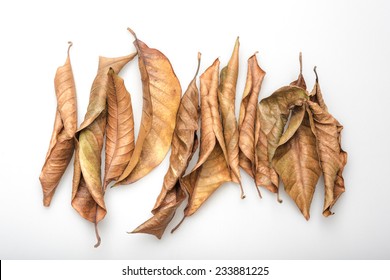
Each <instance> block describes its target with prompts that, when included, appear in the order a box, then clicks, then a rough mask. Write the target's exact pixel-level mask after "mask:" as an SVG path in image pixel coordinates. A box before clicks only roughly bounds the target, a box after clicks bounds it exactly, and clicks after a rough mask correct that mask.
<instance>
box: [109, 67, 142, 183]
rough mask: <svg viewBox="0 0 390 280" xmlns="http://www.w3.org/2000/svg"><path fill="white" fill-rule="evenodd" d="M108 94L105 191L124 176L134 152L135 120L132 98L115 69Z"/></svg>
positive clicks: (111, 76)
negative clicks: (111, 183) (114, 181)
mask: <svg viewBox="0 0 390 280" xmlns="http://www.w3.org/2000/svg"><path fill="white" fill-rule="evenodd" d="M108 75H109V76H110V79H111V80H112V81H110V82H109V85H110V86H113V87H109V90H108V92H107V93H108V94H107V113H108V114H107V127H106V133H107V134H106V161H105V175H104V180H103V182H104V189H106V188H107V185H108V184H109V183H110V182H111V181H113V180H117V179H118V178H119V177H120V175H122V173H123V171H124V170H125V168H126V166H127V164H128V163H129V161H130V158H131V155H132V154H133V150H134V119H133V108H132V106H131V97H130V94H129V92H128V91H127V90H126V87H125V84H124V81H123V79H122V78H121V77H119V76H118V75H117V74H116V73H115V72H114V70H113V69H110V71H109V73H108Z"/></svg>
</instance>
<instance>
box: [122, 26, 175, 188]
mask: <svg viewBox="0 0 390 280" xmlns="http://www.w3.org/2000/svg"><path fill="white" fill-rule="evenodd" d="M128 30H129V31H130V32H131V33H132V34H133V35H134V37H135V41H134V45H135V47H136V48H137V51H138V63H139V68H140V72H141V78H142V88H143V100H144V104H143V111H142V120H141V128H140V131H139V134H138V138H137V142H136V144H135V148H134V152H133V156H132V157H131V159H130V162H129V164H128V165H127V167H126V169H125V171H124V172H123V174H122V175H121V176H120V178H119V179H118V182H117V184H116V185H119V184H130V183H133V182H135V181H137V180H139V179H141V178H142V177H143V176H145V175H146V174H148V173H149V172H150V171H152V169H153V168H155V167H156V166H157V165H159V164H160V163H161V161H162V160H163V159H164V158H165V156H166V154H167V152H168V150H169V147H170V145H171V141H172V136H173V131H174V129H175V122H176V114H177V110H178V108H179V105H180V96H181V87H180V83H179V80H178V79H177V77H176V75H175V72H174V71H173V68H172V65H171V63H170V62H169V60H168V58H167V57H166V56H165V55H164V54H162V53H161V52H160V51H158V50H156V49H152V48H149V47H148V46H147V45H146V44H145V43H144V42H142V41H140V40H138V39H137V37H136V35H135V33H134V32H133V31H132V30H131V29H130V28H128Z"/></svg>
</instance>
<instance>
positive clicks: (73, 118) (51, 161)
mask: <svg viewBox="0 0 390 280" xmlns="http://www.w3.org/2000/svg"><path fill="white" fill-rule="evenodd" d="M71 46H72V43H71V42H69V48H68V56H67V59H66V62H65V64H64V65H63V66H61V67H59V68H58V69H57V72H56V75H55V78H54V86H55V91H56V96H57V110H56V117H55V121H54V128H53V134H52V136H51V140H50V146H49V150H48V152H47V155H46V160H45V163H44V165H43V167H42V171H41V174H40V176H39V180H40V181H41V185H42V190H43V205H44V206H49V205H50V202H51V200H52V198H53V195H54V192H55V190H56V188H57V186H58V184H59V182H60V180H61V177H62V175H63V174H64V172H65V170H66V168H67V166H68V164H69V162H70V160H71V158H72V155H73V150H74V140H73V137H74V134H75V132H76V129H77V104H76V88H75V84H74V78H73V72H72V66H71V63H70V57H69V49H70V47H71Z"/></svg>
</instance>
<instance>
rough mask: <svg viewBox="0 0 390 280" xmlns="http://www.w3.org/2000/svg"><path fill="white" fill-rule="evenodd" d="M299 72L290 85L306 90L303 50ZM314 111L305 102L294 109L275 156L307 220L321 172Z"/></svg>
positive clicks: (293, 196) (277, 170)
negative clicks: (313, 120) (312, 113)
mask: <svg viewBox="0 0 390 280" xmlns="http://www.w3.org/2000/svg"><path fill="white" fill-rule="evenodd" d="M299 64H300V73H299V76H298V79H297V80H296V81H294V82H292V83H291V85H294V86H298V87H300V88H302V89H303V90H305V91H306V83H305V79H304V78H303V75H302V53H300V54H299ZM311 120H312V115H311V111H310V110H309V109H308V107H307V104H306V102H305V103H304V104H303V105H302V106H301V107H294V108H292V111H291V117H290V123H289V126H288V128H287V129H286V131H285V132H284V134H283V136H282V137H281V139H280V141H279V145H278V147H277V149H276V151H275V156H274V157H273V159H272V164H273V166H274V168H275V170H276V172H277V173H278V174H279V176H280V178H281V180H282V181H283V184H284V188H285V190H286V192H287V193H288V194H289V195H290V197H291V198H292V199H293V200H294V201H295V203H296V205H297V206H298V208H299V209H300V211H301V212H302V214H303V216H304V217H305V218H306V220H308V219H309V218H310V205H311V201H312V199H313V194H314V191H315V187H316V185H317V182H318V179H319V177H320V175H321V167H320V164H319V158H318V153H317V143H316V136H315V134H314V133H313V130H312V128H311Z"/></svg>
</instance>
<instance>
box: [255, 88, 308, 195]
mask: <svg viewBox="0 0 390 280" xmlns="http://www.w3.org/2000/svg"><path fill="white" fill-rule="evenodd" d="M307 98H308V96H307V94H306V91H305V90H304V89H302V88H300V87H296V86H285V87H282V88H280V89H278V90H277V91H276V92H274V93H273V94H272V95H271V96H270V97H267V98H264V99H263V100H262V101H261V102H260V104H259V106H258V110H259V111H258V114H257V120H256V125H255V143H256V151H255V155H256V174H255V178H256V185H258V186H264V187H266V188H267V189H268V190H270V191H271V192H274V193H278V182H279V180H278V176H277V174H276V173H275V170H274V169H273V168H272V164H271V162H272V159H273V157H274V154H275V150H276V148H277V147H278V144H279V140H280V138H281V137H282V134H283V130H284V127H285V125H286V123H287V120H288V117H289V114H290V109H291V108H293V107H294V106H301V105H302V104H303V102H304V101H305V100H306V99H307Z"/></svg>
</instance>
